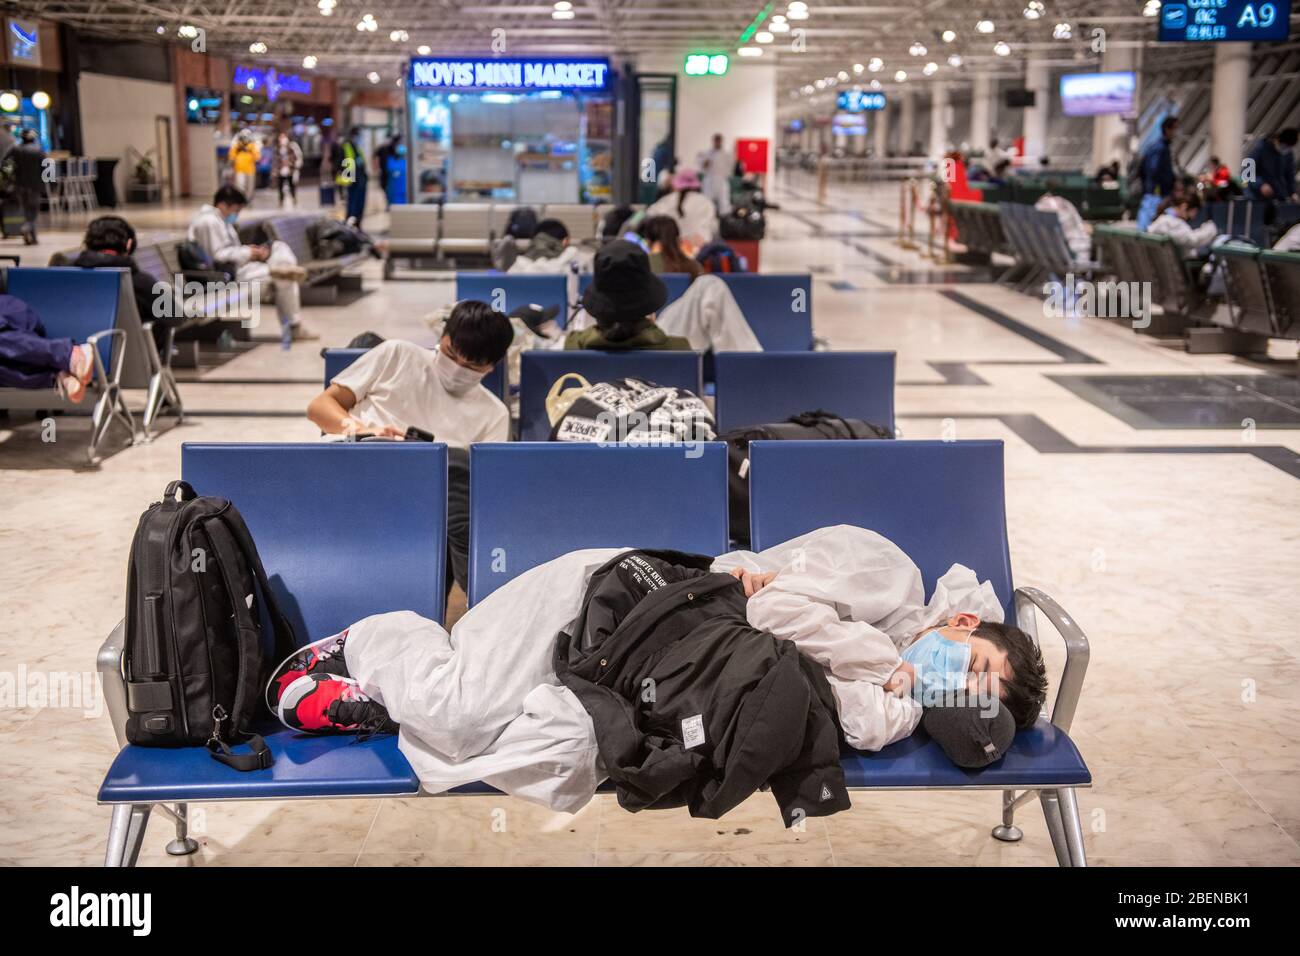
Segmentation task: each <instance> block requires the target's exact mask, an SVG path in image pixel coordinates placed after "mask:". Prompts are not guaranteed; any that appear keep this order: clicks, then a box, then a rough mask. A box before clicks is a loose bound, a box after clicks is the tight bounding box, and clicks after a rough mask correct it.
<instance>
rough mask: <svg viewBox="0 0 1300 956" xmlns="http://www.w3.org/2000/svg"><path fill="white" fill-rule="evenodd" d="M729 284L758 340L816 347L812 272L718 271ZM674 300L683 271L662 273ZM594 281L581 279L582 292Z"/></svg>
mask: <svg viewBox="0 0 1300 956" xmlns="http://www.w3.org/2000/svg"><path fill="white" fill-rule="evenodd" d="M717 276H718V278H719V279H721V280H722V281H723V282H725V283H726V284H727V288H729V289H730V290H731V294H732V296H733V297H735V300H736V304H737V305H738V306H740V311H741V312H742V313H743V314H744V316H745V321H746V322H748V323H749V327H750V328H751V329H753V330H754V335H756V336H757V337H758V341H759V344H761V345H762V346H763V348H764V349H765V350H767V351H769V352H807V351H808V350H810V349H811V348H812V347H813V330H812V276H811V275H809V274H807V273H766V272H728V273H717ZM659 278H660V279H662V280H663V281H664V285H666V286H667V287H668V302H670V303H671V302H675V301H676V300H677V299H679V298H681V296H682V293H684V292H685V291H686V288H687V286H689V285H690V277H689V276H687V275H686V274H685V273H681V272H665V273H663V274H661V275H660V276H659ZM590 284H591V276H590V274H585V275H583V276H582V277H581V278H580V279H579V280H578V289H579V292H585V291H586V290H587V286H588V285H590Z"/></svg>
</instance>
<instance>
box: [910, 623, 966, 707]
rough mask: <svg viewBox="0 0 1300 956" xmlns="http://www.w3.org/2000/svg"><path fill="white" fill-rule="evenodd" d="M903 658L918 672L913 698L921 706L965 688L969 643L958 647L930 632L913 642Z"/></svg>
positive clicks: (913, 686)
mask: <svg viewBox="0 0 1300 956" xmlns="http://www.w3.org/2000/svg"><path fill="white" fill-rule="evenodd" d="M902 656H903V660H905V661H907V663H909V664H911V665H912V668H913V669H914V670H915V671H916V680H915V681H913V683H912V696H913V697H914V698H916V700H917V701H918V702H919V703H921V704H933V703H935V702H937V701H938V700H939V698H940V697H942V695H943V694H945V693H947V692H950V691H954V690H960V689H961V688H963V687H965V686H966V674H967V671H968V670H969V668H970V645H969V644H958V643H957V642H956V641H950V640H948V639H947V638H946V637H944V636H943V635H942V634H940V633H939V632H938V631H931V632H930V633H928V634H926V635H925V636H923V637H920V638H918V639H917V640H915V641H913V642H912V644H911V645H909V646H908V648H907V650H905V651H903V655H902Z"/></svg>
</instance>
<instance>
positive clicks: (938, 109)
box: [930, 82, 948, 162]
mask: <svg viewBox="0 0 1300 956" xmlns="http://www.w3.org/2000/svg"><path fill="white" fill-rule="evenodd" d="M947 149H948V84H947V83H944V82H934V83H931V84H930V158H931V159H932V160H934V161H935V162H938V161H939V160H941V159H943V154H944V153H945V152H946V151H947Z"/></svg>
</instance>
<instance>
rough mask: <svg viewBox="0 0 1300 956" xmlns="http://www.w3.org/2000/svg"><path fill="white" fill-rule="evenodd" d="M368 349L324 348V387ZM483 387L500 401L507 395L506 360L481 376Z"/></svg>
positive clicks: (327, 386) (328, 385)
mask: <svg viewBox="0 0 1300 956" xmlns="http://www.w3.org/2000/svg"><path fill="white" fill-rule="evenodd" d="M367 351H368V349H325V387H326V388H329V387H330V382H332V381H333V380H334V376H335V375H338V374H339V372H341V371H343V370H344V369H345V368H347V367H348V366H349V365H351V364H352V363H353V362H355V361H356V360H357V359H359V358H360V357H361V356H362V355H364V354H365V353H366V352H367ZM483 387H484V388H486V389H487V390H488V391H489V392H491V393H492V394H493V395H495V396H496V397H497V398H499V399H501V401H503V402H504V401H505V400H506V399H507V398H508V397H509V393H508V392H507V391H506V388H507V386H506V360H505V359H502V360H501V361H500V362H497V364H496V366H495V367H494V368H493V369H492V371H490V372H488V373H487V375H485V376H483Z"/></svg>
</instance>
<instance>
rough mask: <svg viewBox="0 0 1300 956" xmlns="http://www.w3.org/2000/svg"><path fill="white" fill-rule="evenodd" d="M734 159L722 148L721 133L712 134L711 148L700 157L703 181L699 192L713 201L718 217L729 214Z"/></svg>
mask: <svg viewBox="0 0 1300 956" xmlns="http://www.w3.org/2000/svg"><path fill="white" fill-rule="evenodd" d="M735 165H736V157H734V156H732V155H731V153H730V152H729V151H728V150H727V149H726V148H725V147H724V146H723V139H722V134H721V133H714V134H713V148H712V149H710V150H709V151H708V152H707V153H705V154H704V155H703V156H702V157H700V167H701V168H702V169H703V171H704V181H703V184H702V186H701V188H700V192H702V193H704V195H706V196H708V197H709V198H710V199H712V200H713V205H714V206H715V207H716V208H717V210H718V215H719V216H725V215H726V214H727V213H729V212H731V171H732V169H733V168H735Z"/></svg>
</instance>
